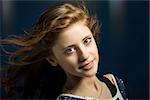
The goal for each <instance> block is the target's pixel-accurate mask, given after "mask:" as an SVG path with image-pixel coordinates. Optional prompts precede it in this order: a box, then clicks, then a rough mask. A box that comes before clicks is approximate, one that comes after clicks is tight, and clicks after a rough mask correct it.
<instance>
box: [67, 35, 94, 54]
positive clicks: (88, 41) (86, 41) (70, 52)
mask: <svg viewBox="0 0 150 100" xmlns="http://www.w3.org/2000/svg"><path fill="white" fill-rule="evenodd" d="M91 42H92V38H91V37H88V38H87V39H86V40H85V41H83V44H84V45H86V46H88V45H90V43H91ZM74 51H76V48H75V47H70V48H67V49H66V50H65V51H64V53H65V54H67V55H70V54H72V53H74Z"/></svg>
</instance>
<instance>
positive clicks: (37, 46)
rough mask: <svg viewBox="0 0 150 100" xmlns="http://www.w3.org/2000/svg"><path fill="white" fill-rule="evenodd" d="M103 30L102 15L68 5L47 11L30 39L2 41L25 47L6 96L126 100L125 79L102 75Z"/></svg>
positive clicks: (13, 58)
mask: <svg viewBox="0 0 150 100" xmlns="http://www.w3.org/2000/svg"><path fill="white" fill-rule="evenodd" d="M99 32H100V27H99V24H98V21H97V19H96V17H95V16H91V15H90V14H89V12H88V10H87V9H86V8H85V7H84V6H75V5H72V4H62V5H60V6H56V8H54V9H53V10H51V9H48V10H47V11H45V12H44V13H43V14H42V16H41V17H40V19H39V21H38V22H37V24H36V25H35V26H34V27H33V28H32V29H31V30H30V31H29V32H28V34H27V36H25V37H17V36H16V37H12V38H8V39H6V40H1V44H14V45H18V46H20V48H19V49H18V50H17V51H16V52H15V53H13V54H11V56H10V61H11V64H12V66H11V67H9V70H8V72H9V74H8V76H7V79H4V82H3V84H5V85H6V88H7V95H6V96H5V97H4V98H9V97H11V96H13V95H15V93H16V91H19V92H18V93H16V94H19V93H20V97H14V98H23V99H49V100H50V99H58V100H72V99H73V100H80V99H82V100H90V99H93V100H95V99H102V100H103V99H104V100H106V99H112V100H116V99H117V100H123V99H126V96H125V91H124V85H123V83H122V81H121V80H120V79H118V78H117V77H115V76H114V75H113V74H107V75H104V76H103V77H97V76H96V73H97V69H98V62H99V53H98V48H97V43H98V37H99V35H98V33H99ZM19 82H20V83H21V82H22V83H23V86H19V85H20V84H19ZM17 83H18V84H17ZM15 84H17V86H15ZM12 90H15V91H12ZM21 91H23V92H21Z"/></svg>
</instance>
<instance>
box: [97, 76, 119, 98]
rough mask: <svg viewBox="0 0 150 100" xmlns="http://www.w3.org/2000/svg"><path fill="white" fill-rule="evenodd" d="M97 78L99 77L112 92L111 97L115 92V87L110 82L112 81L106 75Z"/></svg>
mask: <svg viewBox="0 0 150 100" xmlns="http://www.w3.org/2000/svg"><path fill="white" fill-rule="evenodd" d="M99 79H100V81H102V82H104V83H105V84H106V86H107V87H108V88H109V90H110V92H111V94H112V97H114V96H115V95H116V93H117V89H116V87H115V85H114V84H112V82H111V81H110V80H109V79H108V78H106V77H99Z"/></svg>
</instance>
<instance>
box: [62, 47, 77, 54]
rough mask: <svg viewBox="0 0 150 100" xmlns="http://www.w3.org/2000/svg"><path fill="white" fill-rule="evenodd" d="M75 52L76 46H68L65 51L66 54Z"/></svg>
mask: <svg viewBox="0 0 150 100" xmlns="http://www.w3.org/2000/svg"><path fill="white" fill-rule="evenodd" d="M74 52H75V48H73V47H71V48H67V49H65V51H64V53H65V54H72V53H74Z"/></svg>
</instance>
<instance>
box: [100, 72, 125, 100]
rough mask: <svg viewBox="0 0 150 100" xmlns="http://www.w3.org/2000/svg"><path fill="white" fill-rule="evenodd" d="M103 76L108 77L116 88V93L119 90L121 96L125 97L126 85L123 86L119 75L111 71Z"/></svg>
mask: <svg viewBox="0 0 150 100" xmlns="http://www.w3.org/2000/svg"><path fill="white" fill-rule="evenodd" d="M103 77H105V78H107V79H109V81H110V82H111V83H112V84H113V85H114V86H115V88H116V90H117V91H116V92H117V93H118V92H120V94H121V95H122V96H123V98H124V99H127V94H126V87H125V84H124V81H123V80H122V79H121V78H120V77H118V76H117V75H114V74H112V73H108V74H105V75H103ZM117 93H116V94H117Z"/></svg>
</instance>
